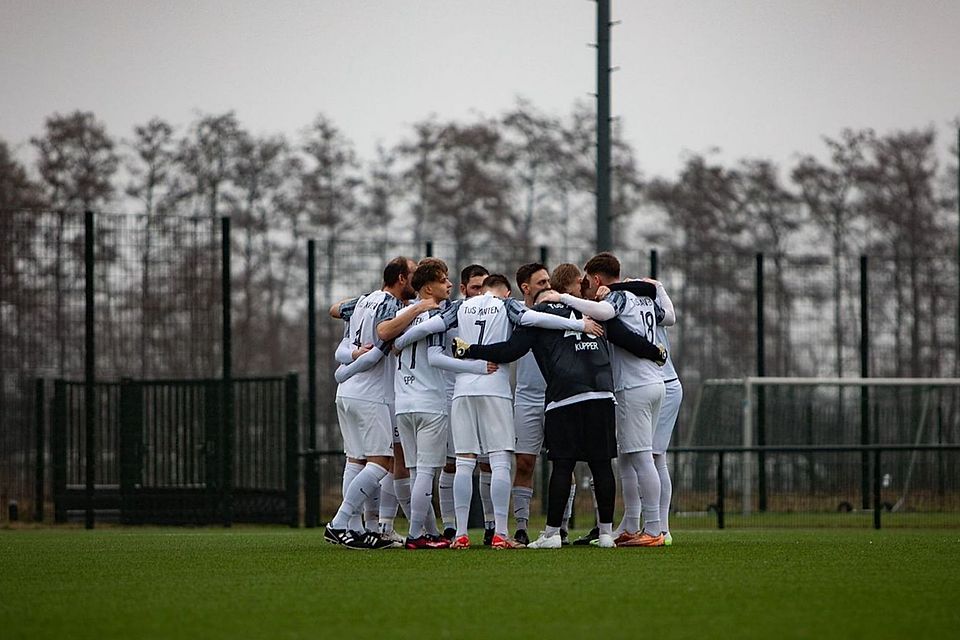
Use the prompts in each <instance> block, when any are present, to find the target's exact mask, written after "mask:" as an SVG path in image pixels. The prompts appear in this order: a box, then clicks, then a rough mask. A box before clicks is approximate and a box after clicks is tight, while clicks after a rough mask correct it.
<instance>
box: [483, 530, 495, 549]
mask: <svg viewBox="0 0 960 640" xmlns="http://www.w3.org/2000/svg"><path fill="white" fill-rule="evenodd" d="M493 533H494V531H493V529H484V530H483V546H485V547H489V546H490V544H491V543H492V542H493Z"/></svg>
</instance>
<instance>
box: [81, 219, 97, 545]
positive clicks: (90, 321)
mask: <svg viewBox="0 0 960 640" xmlns="http://www.w3.org/2000/svg"><path fill="white" fill-rule="evenodd" d="M93 223H94V220H93V212H92V211H86V212H84V216H83V227H84V233H83V244H84V250H83V256H84V269H83V274H84V281H85V286H84V290H85V294H86V300H85V304H84V306H85V310H86V315H85V322H84V337H85V343H86V344H85V348H84V389H85V391H84V402H83V404H84V429H85V431H86V449H87V451H86V478H85V481H86V483H85V484H86V505H85V514H84V527H86V528H87V529H93V527H94V513H93V500H94V491H95V483H96V480H97V475H96V471H97V436H96V433H97V430H96V420H97V395H96V394H97V390H96V363H97V360H96V357H97V355H96V341H95V335H96V334H95V314H94V310H95V307H94V299H95V298H94V285H95V283H94V275H95V274H94V269H93V267H94V265H93V257H94V253H93V246H94V228H93Z"/></svg>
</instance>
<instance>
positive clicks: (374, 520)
mask: <svg viewBox="0 0 960 640" xmlns="http://www.w3.org/2000/svg"><path fill="white" fill-rule="evenodd" d="M372 491H373V493H371V494H370V495H368V496H367V499H366V500H365V501H364V503H363V528H364V529H366V530H367V531H376V530H377V526H378V524H379V522H380V485H379V484H377V486H376V487H374V488H373V490H372ZM358 531H359V529H358Z"/></svg>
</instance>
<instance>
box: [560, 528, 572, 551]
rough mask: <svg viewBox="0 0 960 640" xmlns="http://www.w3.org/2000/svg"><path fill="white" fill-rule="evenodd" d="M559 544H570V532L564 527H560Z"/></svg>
mask: <svg viewBox="0 0 960 640" xmlns="http://www.w3.org/2000/svg"><path fill="white" fill-rule="evenodd" d="M560 544H562V545H563V546H565V547H567V546H570V534H569V533H568V532H567V530H566V529H560Z"/></svg>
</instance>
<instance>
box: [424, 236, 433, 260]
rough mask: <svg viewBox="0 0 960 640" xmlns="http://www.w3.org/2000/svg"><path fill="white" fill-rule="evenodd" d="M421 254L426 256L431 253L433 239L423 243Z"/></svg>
mask: <svg viewBox="0 0 960 640" xmlns="http://www.w3.org/2000/svg"><path fill="white" fill-rule="evenodd" d="M423 255H424V257H427V258H429V257H430V256H432V255H433V240H427V241H426V242H424V243H423Z"/></svg>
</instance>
